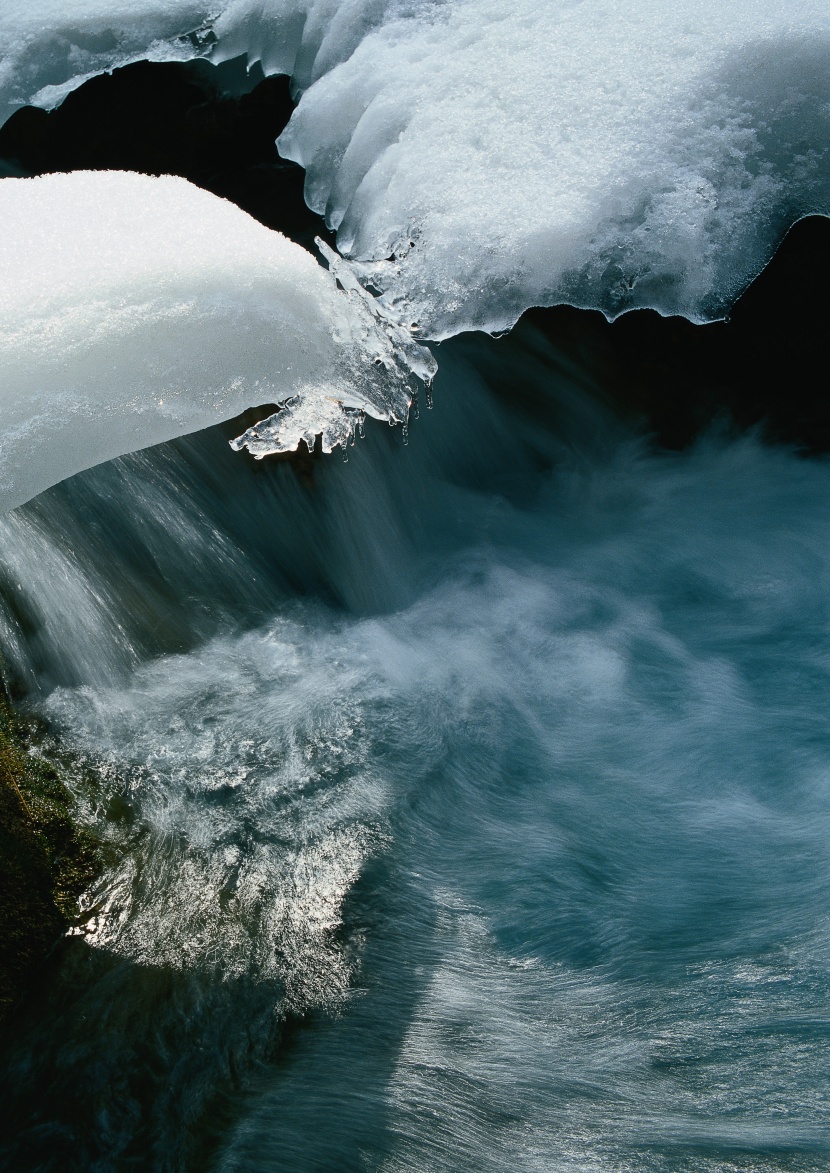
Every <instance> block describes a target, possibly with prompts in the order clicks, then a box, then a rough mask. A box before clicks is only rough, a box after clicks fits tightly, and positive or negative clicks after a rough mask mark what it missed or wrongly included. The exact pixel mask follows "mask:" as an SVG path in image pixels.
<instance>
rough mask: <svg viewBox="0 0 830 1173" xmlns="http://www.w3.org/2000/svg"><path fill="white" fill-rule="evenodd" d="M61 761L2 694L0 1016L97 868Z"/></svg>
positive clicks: (94, 847) (93, 842)
mask: <svg viewBox="0 0 830 1173" xmlns="http://www.w3.org/2000/svg"><path fill="white" fill-rule="evenodd" d="M66 769H67V766H66V765H65V764H64V763H62V762H61V761H60V760H59V757H58V756H57V755H55V754H48V751H45V750H44V738H43V735H42V731H40V730H38V729H37V727H36V726H35V725H34V724H28V723H27V722H25V721H24V720H23V719H21V718H20V717H19V716H17V715H16V714H15V713H14V712H13V710H12V708H11V706H10V704H9V702H8V699H7V698H6V696H5V695H4V694H0V1023H2V1021H3V1020H4V1019H5V1018H7V1017H8V1015H9V1011H10V1009H11V1008H12V1007H13V1005H14V1003H15V1001H16V1000H17V998H18V997H20V995H21V994H22V993H24V992H25V990H26V988H27V985H28V983H29V980H30V979H31V978H32V976H33V974H34V973H35V971H36V970H37V969H38V967H39V966H40V965H41V964H42V962H43V961H44V959H45V958H46V957H47V956H48V954H49V952H50V951H51V949H52V948H53V946H54V945H55V943H56V942H57V941H58V940H59V939H60V937H61V936H62V935H63V934H64V933H65V932H66V931H67V929H69V928H70V927H71V926H72V925H76V924H78V923H79V915H78V900H79V897H80V896H81V894H82V893H83V892H84V891H85V890H86V889H88V888H89V886H90V884H91V883H92V882H93V880H94V879H95V877H96V876H97V875H98V873H99V871H100V868H101V845H100V844H99V842H98V841H97V839H96V838H95V837H94V835H93V834H92V833H91V832H90V831H87V830H85V829H84V828H83V827H82V826H81V825H80V824H79V823H78V822H77V820H76V818H75V800H74V798H73V795H72V793H71V791H70V789H69V787H68V786H67V783H66Z"/></svg>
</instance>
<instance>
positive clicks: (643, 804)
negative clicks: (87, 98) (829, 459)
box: [2, 328, 830, 1173]
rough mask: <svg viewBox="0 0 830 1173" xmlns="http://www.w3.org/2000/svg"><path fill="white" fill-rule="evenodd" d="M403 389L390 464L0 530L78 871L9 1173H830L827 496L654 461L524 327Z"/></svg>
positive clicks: (18, 670) (812, 480)
mask: <svg viewBox="0 0 830 1173" xmlns="http://www.w3.org/2000/svg"><path fill="white" fill-rule="evenodd" d="M440 358H441V370H440V374H439V377H438V380H437V383H436V388H435V408H434V410H433V411H421V413H420V417H419V418H418V419H417V420H416V421H413V425H412V431H411V438H410V442H409V444H408V445H406V446H404V445H403V444H402V440H401V435H400V431H399V430H394V429H389V428H384V427H381V426H379V425H374V426H373V427H370V428H368V429H367V436H366V440H365V441H364V442H363V443H361V444H359V445H358V446H357V447H355V448H354V449H352V450H350V455H349V461H348V464H346V465H344V464H343V463H342V462H341V461H339V460H337V459H336V458H334V459H332V458H328V459H312V458H310V457H309V458H305V459H304V461H303V462H302V463H300V464H298V463H297V462H296V461H294V462H293V463H291V462H283V463H278V464H271V465H266V466H262V465H255V464H253V462H249V463H243V458H241V457H240V456H238V455H235V454H234V453H232V452H230V450H229V449H228V448H227V444H226V437H225V436H224V435H222V434H221V433H220V432H219V431H217V430H214V431H209V432H206V433H202V434H200V435H198V436H196V437H192V438H189V439H184V440H177V441H174V442H172V443H170V444H168V445H166V446H164V447H161V448H157V449H154V450H151V451H149V452H147V453H142V454H137V455H133V456H126V457H122V458H120V459H119V460H117V461H115V462H113V463H110V464H108V465H104V466H101V467H100V468H97V469H93V470H90V471H88V472H85V473H81V474H79V475H77V476H76V477H74V478H73V479H71V480H69V481H67V482H65V483H64V484H62V485H60V486H57V487H55V488H53V489H50V490H49V491H48V492H47V493H45V494H43V495H41V497H39V498H38V500H37V501H35V502H33V503H31V504H30V505H27V506H24V507H23V508H22V509H19V510H18V511H17V512H16V513H14V514H12V515H10V516H9V517H8V518H6V519H5V520H4V521H3V522H2V535H3V563H4V566H3V573H4V582H5V583H6V590H5V594H6V596H7V597H10V598H11V600H12V603H13V605H11V604H10V605H9V606H7V608H6V610H5V623H6V625H7V626H6V628H5V636H4V644H5V646H6V647H8V648H10V649H12V656H11V663H10V667H11V669H12V670H13V672H14V674H15V675H16V677H17V679H18V680H19V681H20V682H22V683H23V684H25V685H27V686H28V689H29V695H30V698H31V699H30V702H29V703H30V704H34V705H35V707H36V708H37V709H38V711H40V712H41V713H43V714H45V715H46V716H47V717H48V719H49V720H50V722H52V723H53V727H54V728H55V729H56V730H58V731H59V732H60V735H61V737H62V738H63V739H64V740H65V742H66V743H67V744H68V745H70V746H72V747H73V748H75V749H76V750H77V751H78V752H79V754H80V755H81V756H82V757H83V758H84V759H85V760H87V761H88V762H90V763H92V764H94V765H95V767H96V770H97V776H98V777H99V779H100V780H101V781H100V787H101V792H100V793H98V794H97V795H95V796H94V797H93V798H90V797H89V796H88V795H87V796H86V797H85V798H84V800H83V801H84V804H85V805H84V807H83V809H84V810H85V812H86V813H85V815H84V817H85V818H87V819H89V820H93V821H95V822H96V823H97V825H98V826H99V827H100V828H102V829H103V832H104V834H105V836H106V838H107V840H108V842H109V843H110V845H111V850H112V859H111V862H110V864H109V866H108V868H107V871H106V873H105V875H104V877H103V879H102V881H101V883H100V885H99V888H98V890H97V891H96V892H93V893H90V894H89V901H90V903H94V904H95V905H96V909H95V915H94V917H93V920H92V921H91V922H90V932H89V933H88V935H87V936H86V937H76V938H71V939H70V940H69V941H68V942H67V943H66V946H65V947H64V949H63V951H62V952H61V953H60V954H59V955H58V956H56V958H55V959H54V960H53V962H52V968H51V971H50V973H49V975H48V977H47V978H46V979H44V980H45V981H46V987H45V993H43V994H42V995H41V999H40V1002H39V1003H38V1004H37V1007H38V1008H36V1009H30V1010H29V1011H28V1013H24V1014H22V1015H21V1016H20V1017H19V1019H18V1021H16V1023H15V1024H14V1026H13V1029H12V1032H11V1039H10V1041H9V1043H8V1049H7V1065H6V1069H5V1074H4V1078H3V1084H2V1088H3V1097H4V1103H5V1104H6V1106H7V1111H6V1114H5V1124H4V1127H3V1137H2V1144H3V1149H2V1151H3V1154H4V1161H5V1164H6V1167H9V1168H16V1169H35V1168H37V1169H50V1170H51V1169H55V1170H57V1169H60V1170H68V1169H84V1170H88V1169H113V1168H130V1167H134V1166H135V1167H142V1168H148V1167H152V1168H159V1169H180V1168H185V1167H192V1168H197V1167H198V1168H205V1167H210V1168H216V1169H221V1170H228V1171H230V1170H234V1171H237V1170H239V1171H242V1170H245V1171H246V1173H247V1171H253V1170H260V1169H262V1170H266V1169H267V1170H274V1169H286V1170H289V1169H290V1170H303V1169H308V1170H311V1169H335V1168H337V1169H346V1168H378V1169H386V1170H404V1169H411V1170H423V1169H430V1170H432V1169H436V1170H439V1169H447V1170H457V1169H481V1170H491V1169H492V1170H500V1169H504V1168H506V1167H510V1168H516V1169H528V1170H530V1169H551V1168H555V1169H571V1168H572V1169H579V1170H588V1169H603V1170H606V1169H607V1170H619V1169H623V1168H625V1169H637V1170H640V1169H643V1170H646V1169H662V1170H679V1169H695V1170H698V1169H712V1170H715V1169H717V1170H722V1169H727V1168H728V1169H752V1170H760V1169H765V1170H773V1169H774V1170H779V1169H816V1168H818V1167H821V1166H822V1165H823V1164H824V1163H825V1161H826V1160H827V1159H828V1143H827V1117H826V1112H827V1109H826V1096H825V1085H826V1077H827V1071H826V1066H827V1061H826V1053H827V1046H826V1040H827V1025H826V1006H827V998H828V992H829V991H828V985H829V984H830V983H829V981H828V960H830V959H829V958H828V944H829V943H830V937H828V929H827V913H826V908H827V894H828V886H830V857H828V854H827V848H826V841H827V832H828V822H830V802H828V794H829V793H830V792H828V788H827V785H826V781H827V776H828V769H830V740H828V738H827V736H826V729H825V726H826V721H825V719H824V715H823V711H822V708H821V705H820V701H818V700H817V698H820V696H821V694H822V691H823V690H824V689H825V688H826V687H827V676H828V661H827V655H826V650H825V644H826V641H827V634H828V607H827V599H828V597H830V596H828V586H830V582H829V581H828V579H830V562H828V555H827V517H828V506H830V469H828V468H827V466H826V464H824V463H823V462H805V461H803V460H801V459H799V458H797V457H796V456H794V455H791V454H790V453H789V452H788V451H786V450H774V449H769V448H765V447H763V446H761V445H760V444H759V443H758V442H756V441H755V440H754V439H752V438H751V437H748V438H743V439H738V440H730V439H728V438H726V437H723V436H721V437H719V436H718V435H717V434H715V435H712V436H710V438H708V439H704V440H702V441H701V442H700V443H699V444H698V445H697V446H696V447H695V448H694V449H693V450H691V451H689V452H686V453H683V454H679V455H659V454H654V453H650V452H649V450H648V449H647V448H646V447H644V445H643V444H642V442H640V441H638V440H637V438H636V436H634V435H633V434H632V433H630V432H629V431H628V430H627V429H626V428H625V427H624V426H623V425H622V424H620V423H619V421H618V420H617V419H616V418H615V417H614V416H613V415H611V414H610V413H609V412H608V411H607V409H606V408H604V407H603V406H601V403H600V400H599V399H598V396H597V392H596V389H593V388H591V387H590V386H588V385H586V384H585V383H584V382H582V381H581V380H580V379H579V377H578V376H577V375H573V376H572V377H571V378H568V376H567V375H565V374H563V372H562V367H561V364H560V363H559V361H558V356H557V355H556V354H554V353H553V352H552V351H551V349H550V348H549V347H548V346H547V344H546V343H544V341H543V340H542V339H541V338H540V337H538V336H536V335H534V334H533V332H532V331H531V330H530V328H528V329H526V330H525V331H524V333H520V334H519V335H518V336H516V337H514V338H511V339H507V340H503V341H501V342H493V341H492V340H488V339H484V338H477V337H475V336H471V337H469V338H462V339H459V340H456V341H455V342H451V343H447V344H444V345H443V346H442V347H441V348H440ZM500 364H502V373H503V370H504V369H509V371H510V377H511V378H512V380H514V392H515V395H514V398H513V400H512V401H510V400H508V399H506V398H505V397H504V395H503V391H502V384H501V381H500V379H499V378H497V377H496V375H497V373H498V370H499V367H500ZM505 364H506V365H505ZM482 372H484V374H482ZM497 387H498V389H496V388H497ZM517 403H520V404H524V407H523V408H522V407H517ZM44 1004H45V1005H46V1006H48V1013H44V1010H43V1005H44Z"/></svg>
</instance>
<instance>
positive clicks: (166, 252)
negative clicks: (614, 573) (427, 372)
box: [0, 172, 410, 510]
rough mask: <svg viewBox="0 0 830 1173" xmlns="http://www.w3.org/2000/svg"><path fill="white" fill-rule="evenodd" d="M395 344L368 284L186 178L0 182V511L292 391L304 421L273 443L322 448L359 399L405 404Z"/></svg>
mask: <svg viewBox="0 0 830 1173" xmlns="http://www.w3.org/2000/svg"><path fill="white" fill-rule="evenodd" d="M399 355H400V347H399V346H398V345H397V343H396V342H395V340H394V338H390V336H389V334H388V333H387V331H386V329H385V327H384V324H383V323H382V322H381V321H380V319H378V317H377V316H376V315H373V314H372V313H371V312H370V311H369V309H368V308H367V307H366V302H365V298H362V297H359V296H356V295H355V294H349V293H345V292H343V291H341V290H339V289H338V287H337V285H336V282H335V278H334V277H333V275H331V274H329V273H326V272H325V271H324V270H323V269H322V268H321V267H320V266H319V265H318V264H317V263H316V262H315V261H314V259H313V258H312V257H311V255H310V254H309V253H307V252H306V251H305V250H304V249H302V248H300V247H299V246H298V245H296V244H293V243H292V242H291V241H288V240H286V239H285V238H284V237H282V236H280V234H279V233H276V232H271V231H269V230H268V229H267V228H264V227H263V226H262V225H261V224H259V223H257V222H256V221H255V220H253V219H251V217H249V216H247V215H246V214H245V213H244V212H241V211H240V210H239V209H238V208H236V207H235V206H234V205H233V204H230V203H227V202H226V201H224V200H220V199H217V198H216V197H215V196H212V195H210V194H209V193H207V192H205V191H202V190H201V189H199V188H196V187H193V186H192V185H191V184H189V183H187V182H186V181H185V180H183V179H178V178H174V177H171V176H167V177H162V178H151V177H149V176H141V175H133V174H128V173H123V172H75V173H73V174H70V175H50V176H45V177H43V178H40V179H4V180H2V181H0V405H2V414H3V428H2V433H0V486H2V487H0V510H6V509H10V508H13V507H14V506H16V505H18V504H21V503H22V502H23V501H26V500H28V499H29V498H30V497H33V496H34V495H35V494H37V493H39V492H41V490H43V489H45V488H47V487H48V486H49V485H52V484H55V483H56V482H57V481H59V480H62V479H64V478H65V477H67V476H70V475H71V474H72V473H74V472H78V471H79V470H81V469H83V468H88V467H90V466H91V465H93V464H98V463H100V462H101V461H104V460H109V459H111V458H112V457H114V456H118V455H121V454H123V453H125V452H129V451H134V450H135V449H138V448H143V447H147V446H148V445H151V444H156V443H159V442H161V441H163V440H167V439H170V438H172V437H174V436H178V435H182V434H184V433H186V432H190V431H195V430H196V429H198V428H203V427H207V426H209V425H210V424H213V423H216V422H218V421H220V420H224V419H230V418H231V417H233V416H235V415H237V414H238V413H239V412H240V411H242V410H244V409H245V408H247V407H250V406H256V405H258V404H262V403H268V402H273V403H281V402H284V401H285V400H287V399H292V397H296V400H297V402H298V403H301V404H302V405H303V410H304V416H303V420H302V422H301V425H299V424H298V426H297V427H295V428H293V429H292V428H290V427H284V428H283V429H282V431H281V433H280V436H279V437H278V439H277V440H274V441H273V442H272V444H271V446H270V448H269V449H268V450H269V451H286V450H289V449H292V448H295V447H296V446H297V444H298V443H299V441H300V438H301V437H302V436H303V435H307V434H309V432H310V433H311V435H312V437H313V434H314V433H315V432H316V433H321V432H322V433H323V434H324V437H325V436H326V435H328V434H331V437H332V439H331V441H330V443H329V444H328V445H327V446H328V449H329V450H330V448H331V444H332V443H343V442H348V439H349V435H350V433H349V426H351V427H352V429H353V426H354V425H353V423H351V425H350V421H353V420H354V419H355V417H357V416H358V415H359V414H360V413H362V412H368V413H369V414H370V415H373V416H375V417H376V418H380V419H391V420H395V419H397V420H403V419H405V418H406V412H407V408H408V404H409V399H410V390H409V385H408V381H407V374H406V372H405V371H403V370H401V368H400V367H399V365H398V357H399ZM277 418H279V417H277ZM343 421H346V424H345V430H344V423H343ZM324 446H326V445H325V443H324Z"/></svg>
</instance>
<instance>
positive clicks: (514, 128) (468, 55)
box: [0, 0, 830, 338]
mask: <svg viewBox="0 0 830 1173" xmlns="http://www.w3.org/2000/svg"><path fill="white" fill-rule="evenodd" d="M0 34H2V37H0V43H3V44H4V45H5V46H6V49H5V59H4V62H3V65H2V66H0V92H2V95H3V100H4V102H5V103H6V107H7V108H9V106H10V104H14V103H15V102H20V101H22V100H24V99H25V98H26V97H31V96H33V95H36V96H37V100H38V101H40V102H41V103H44V104H46V103H48V102H50V101H54V100H56V98H57V97H58V96H59V95H60V93H62V92H64V91H65V88H66V86H67V85H68V84H71V83H72V79H73V78H79V77H81V76H84V75H85V74H86V73H88V72H90V71H93V70H95V69H101V68H106V67H108V65H109V64H117V63H120V62H122V61H124V60H127V59H134V57H135V56H137V55H141V54H142V53H143V54H144V55H147V56H154V57H156V58H161V57H164V56H168V57H183V56H188V55H195V54H202V55H208V56H210V57H212V58H213V59H214V60H217V61H218V60H225V59H227V58H229V57H232V56H235V55H237V54H240V53H247V54H248V59H249V61H250V62H253V61H260V62H261V63H262V66H263V68H264V69H265V71H266V72H286V73H290V74H291V75H292V77H293V79H294V85H295V89H296V92H297V93H298V94H301V95H302V100H301V102H300V105H299V107H298V109H297V111H296V113H295V115H294V117H293V118H292V120H291V122H290V123H289V126H288V127H287V129H286V131H285V132H284V134H283V135H282V137H281V139H280V150H281V151H282V152H283V154H285V155H288V156H290V157H291V158H293V159H295V160H297V161H298V162H300V163H301V164H302V165H303V166H304V167H305V168H306V169H307V173H308V182H307V199H308V201H309V203H310V204H311V205H312V206H313V207H314V208H316V209H317V210H319V211H321V212H324V213H325V215H326V217H327V219H328V221H329V223H330V224H331V225H333V226H335V227H337V229H338V246H339V248H340V251H341V253H343V254H344V256H345V257H346V258H347V259H348V260H350V261H351V262H353V263H354V268H353V273H354V275H355V276H356V277H357V278H358V279H359V280H360V281H362V282H363V283H364V284H366V285H369V286H370V287H371V288H373V289H375V290H379V291H381V293H382V302H383V304H384V306H385V307H386V308H387V309H388V310H389V312H390V313H391V314H393V315H394V316H395V318H396V319H397V320H398V321H399V322H401V323H406V324H410V325H411V324H416V325H417V326H418V327H419V329H420V331H421V332H422V333H423V334H424V335H425V336H427V337H433V338H441V337H444V336H446V335H449V334H452V333H454V332H456V331H458V330H460V329H463V328H468V327H481V328H485V329H489V330H499V329H503V328H506V327H507V326H509V325H510V324H511V323H512V322H513V321H514V320H515V318H516V317H517V316H518V314H519V313H521V312H522V310H524V309H525V308H526V307H527V306H529V305H533V304H554V303H557V302H570V303H572V304H577V305H583V306H592V307H597V308H600V309H602V310H604V311H605V312H606V313H607V314H608V315H609V316H614V315H616V314H618V313H620V312H623V311H624V310H626V309H631V308H634V307H637V306H652V307H654V308H657V309H659V310H661V311H662V312H664V313H684V314H686V315H687V316H689V317H690V318H692V319H694V320H705V319H710V318H716V317H719V316H722V315H723V314H724V313H725V312H726V310H727V309H728V306H729V305H730V304H731V302H732V301H733V300H734V299H735V297H736V296H737V295H738V294H739V293H740V291H741V289H742V288H743V287H744V286H745V285H746V284H747V282H748V281H749V280H751V278H752V277H753V276H754V275H755V274H756V273H757V272H758V271H759V270H760V269H761V268H762V267H763V265H764V264H765V263H766V261H767V260H768V259H769V257H770V256H771V255H772V253H773V251H774V249H775V247H776V245H777V243H778V241H779V240H780V239H781V237H782V235H783V234H784V232H785V231H786V229H787V228H788V227H789V225H790V224H792V223H793V222H794V220H796V219H798V218H799V217H800V216H802V215H805V214H808V213H811V212H820V213H825V214H827V213H829V212H830V155H829V154H828V152H829V151H830V146H828V144H830V9H828V6H827V3H826V0H731V2H730V3H729V4H724V3H723V2H722V0H639V2H638V3H637V4H631V3H628V4H625V3H622V2H621V0H581V2H578V3H577V2H574V0H217V2H216V3H215V4H214V5H213V6H212V7H208V6H205V5H200V4H199V3H193V2H192V0H188V2H186V0H135V2H134V3H132V4H131V5H130V6H129V7H125V6H124V5H123V4H122V3H120V2H118V0H116V2H113V0H70V2H69V3H64V4H61V5H58V4H57V3H56V0H30V2H29V3H27V4H26V6H25V7H24V6H23V5H22V3H21V0H11V5H10V6H8V5H6V6H4V12H3V14H2V15H0ZM142 44H143V45H144V49H143V50H142V48H141V46H142Z"/></svg>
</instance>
